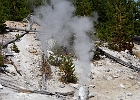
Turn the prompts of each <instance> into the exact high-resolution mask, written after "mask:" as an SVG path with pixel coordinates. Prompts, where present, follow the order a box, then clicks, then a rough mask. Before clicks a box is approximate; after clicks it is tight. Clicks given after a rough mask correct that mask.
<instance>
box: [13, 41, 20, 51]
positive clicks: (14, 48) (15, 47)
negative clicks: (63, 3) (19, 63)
mask: <svg viewBox="0 0 140 100" xmlns="http://www.w3.org/2000/svg"><path fill="white" fill-rule="evenodd" d="M11 49H12V51H15V53H19V52H20V50H19V49H18V47H17V46H16V44H15V43H13V47H12V48H11Z"/></svg>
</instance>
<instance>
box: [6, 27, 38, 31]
mask: <svg viewBox="0 0 140 100" xmlns="http://www.w3.org/2000/svg"><path fill="white" fill-rule="evenodd" d="M7 29H8V30H9V31H11V30H18V31H25V32H38V31H37V30H29V29H22V28H12V27H7Z"/></svg>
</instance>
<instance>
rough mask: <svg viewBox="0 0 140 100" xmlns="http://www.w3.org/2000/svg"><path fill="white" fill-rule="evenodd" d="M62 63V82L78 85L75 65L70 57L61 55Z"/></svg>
mask: <svg viewBox="0 0 140 100" xmlns="http://www.w3.org/2000/svg"><path fill="white" fill-rule="evenodd" d="M61 59H62V62H61V64H60V66H59V68H60V72H62V76H61V78H60V81H62V82H64V83H76V82H77V77H76V75H75V74H74V71H75V66H74V64H73V62H72V61H73V60H72V59H71V57H69V56H63V55H61Z"/></svg>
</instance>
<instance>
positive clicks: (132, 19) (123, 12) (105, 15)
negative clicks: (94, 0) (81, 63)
mask: <svg viewBox="0 0 140 100" xmlns="http://www.w3.org/2000/svg"><path fill="white" fill-rule="evenodd" d="M99 6H100V7H99V8H102V9H100V11H99V10H98V13H99V24H98V25H97V35H98V37H99V38H100V39H101V40H104V41H107V42H108V43H109V47H110V48H111V49H114V50H117V51H121V50H126V49H127V50H132V48H133V44H131V39H132V37H133V36H134V35H135V34H138V32H136V30H135V29H136V28H135V25H136V24H135V23H137V21H136V15H137V14H138V12H137V8H136V3H135V2H134V1H133V0H128V1H126V0H102V2H99Z"/></svg>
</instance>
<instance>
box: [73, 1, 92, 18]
mask: <svg viewBox="0 0 140 100" xmlns="http://www.w3.org/2000/svg"><path fill="white" fill-rule="evenodd" d="M73 4H74V6H75V7H76V12H75V14H76V15H80V16H92V15H93V14H92V13H93V3H92V0H74V1H73Z"/></svg>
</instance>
